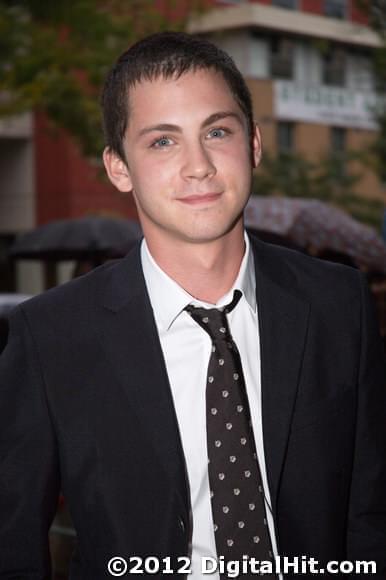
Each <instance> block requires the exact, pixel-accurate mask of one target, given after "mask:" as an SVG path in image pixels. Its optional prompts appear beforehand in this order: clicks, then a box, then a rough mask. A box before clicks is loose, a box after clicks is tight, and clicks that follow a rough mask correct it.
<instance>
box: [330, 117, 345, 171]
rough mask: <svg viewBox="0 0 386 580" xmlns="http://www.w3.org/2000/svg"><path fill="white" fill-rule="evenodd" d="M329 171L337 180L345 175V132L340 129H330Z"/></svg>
mask: <svg viewBox="0 0 386 580" xmlns="http://www.w3.org/2000/svg"><path fill="white" fill-rule="evenodd" d="M330 139H331V163H332V166H331V169H332V171H333V173H334V175H335V178H336V179H338V180H341V179H343V178H344V177H345V176H346V175H347V168H346V155H345V153H346V140H347V131H346V129H343V128H342V127H332V128H331V137H330Z"/></svg>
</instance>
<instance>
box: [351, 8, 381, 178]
mask: <svg viewBox="0 0 386 580" xmlns="http://www.w3.org/2000/svg"><path fill="white" fill-rule="evenodd" d="M356 2H357V5H358V7H359V8H360V9H361V10H362V11H363V12H364V13H365V14H366V15H367V16H368V19H369V24H370V26H371V27H372V28H373V30H375V31H376V32H377V34H378V35H379V37H380V40H381V44H380V46H379V48H377V49H375V50H374V53H373V54H374V59H373V68H374V73H375V88H376V91H377V93H378V95H379V97H380V98H379V99H378V105H377V107H376V109H375V111H374V114H375V116H376V118H377V121H378V125H379V135H378V138H377V139H376V141H375V142H374V146H373V153H374V160H375V167H374V169H375V171H376V173H377V174H378V175H379V177H380V179H381V180H382V181H383V182H386V162H385V161H386V0H356Z"/></svg>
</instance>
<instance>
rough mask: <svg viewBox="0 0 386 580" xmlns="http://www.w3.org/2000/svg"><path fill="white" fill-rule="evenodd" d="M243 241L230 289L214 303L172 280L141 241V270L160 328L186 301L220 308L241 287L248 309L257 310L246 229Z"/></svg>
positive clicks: (254, 281)
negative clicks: (197, 297)
mask: <svg viewBox="0 0 386 580" xmlns="http://www.w3.org/2000/svg"><path fill="white" fill-rule="evenodd" d="M244 240H245V252H244V256H243V259H242V262H241V265H240V270H239V273H238V275H237V278H236V280H235V282H234V284H233V286H232V288H231V289H230V290H229V292H227V293H226V294H225V295H224V296H222V297H221V298H220V300H219V301H218V302H217V303H216V304H215V305H213V304H209V303H206V302H203V301H200V300H197V299H196V298H194V297H193V296H191V295H190V294H189V293H188V292H186V290H184V289H183V288H182V287H181V286H180V285H179V284H177V282H175V280H173V279H172V278H170V276H168V275H167V274H166V273H165V272H164V271H163V270H162V269H161V268H160V267H159V266H158V264H157V263H156V261H155V260H154V258H153V256H152V255H151V253H150V251H149V248H148V245H147V243H146V240H145V239H143V240H142V244H141V262H142V269H143V274H144V277H145V282H146V287H147V291H148V293H149V298H150V302H151V305H152V308H153V311H154V316H155V320H156V323H157V327H158V329H159V331H161V332H162V331H167V330H169V328H170V327H171V326H172V324H173V322H174V321H175V319H176V318H177V317H178V316H179V314H181V312H182V311H183V310H184V308H185V307H186V306H187V305H188V304H193V305H194V306H203V307H206V308H214V307H218V308H220V307H222V306H225V305H226V304H228V303H229V302H230V301H231V300H232V298H233V292H234V290H236V289H238V290H240V291H241V293H242V295H243V296H242V298H241V300H243V299H245V300H246V302H247V304H248V306H249V308H250V309H251V310H252V311H253V312H256V279H255V267H254V261H253V254H252V251H251V248H250V243H249V239H248V235H247V234H246V232H244Z"/></svg>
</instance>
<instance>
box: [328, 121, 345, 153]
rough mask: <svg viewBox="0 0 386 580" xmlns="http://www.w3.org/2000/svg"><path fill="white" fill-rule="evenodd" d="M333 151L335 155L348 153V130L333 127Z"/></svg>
mask: <svg viewBox="0 0 386 580" xmlns="http://www.w3.org/2000/svg"><path fill="white" fill-rule="evenodd" d="M331 149H332V151H333V153H344V152H345V151H346V129H342V128H341V127H332V129H331Z"/></svg>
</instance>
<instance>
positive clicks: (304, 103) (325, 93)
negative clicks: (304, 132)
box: [274, 81, 377, 130]
mask: <svg viewBox="0 0 386 580" xmlns="http://www.w3.org/2000/svg"><path fill="white" fill-rule="evenodd" d="M376 105H377V96H376V94H375V93H374V92H372V91H366V92H360V91H354V90H349V89H341V88H335V87H326V86H304V85H300V84H296V83H293V82H290V81H274V110H275V114H276V117H277V118H278V119H285V120H288V121H302V122H306V123H307V122H308V123H321V124H323V125H335V126H340V127H352V128H358V129H372V130H376V129H377V123H376V121H375V119H374V109H375V107H376Z"/></svg>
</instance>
